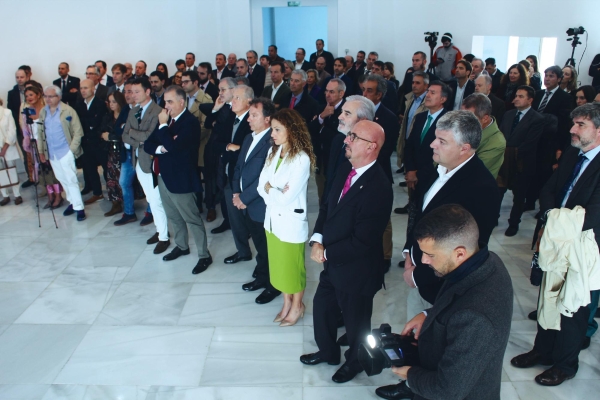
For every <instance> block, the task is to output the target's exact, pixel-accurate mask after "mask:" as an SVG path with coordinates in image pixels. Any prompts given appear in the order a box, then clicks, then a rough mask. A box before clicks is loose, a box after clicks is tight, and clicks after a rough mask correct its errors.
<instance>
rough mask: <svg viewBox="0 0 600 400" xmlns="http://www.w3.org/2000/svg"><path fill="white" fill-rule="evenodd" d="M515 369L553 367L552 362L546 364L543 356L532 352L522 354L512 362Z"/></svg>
mask: <svg viewBox="0 0 600 400" xmlns="http://www.w3.org/2000/svg"><path fill="white" fill-rule="evenodd" d="M510 363H511V364H512V366H513V367H517V368H531V367H534V366H536V365H538V364H542V365H552V363H551V362H550V363H549V362H544V361H543V360H542V356H541V355H540V354H539V353H538V352H537V351H535V350H531V351H530V352H529V353H524V354H520V355H518V356H516V357H514V358H513V359H512V360H510Z"/></svg>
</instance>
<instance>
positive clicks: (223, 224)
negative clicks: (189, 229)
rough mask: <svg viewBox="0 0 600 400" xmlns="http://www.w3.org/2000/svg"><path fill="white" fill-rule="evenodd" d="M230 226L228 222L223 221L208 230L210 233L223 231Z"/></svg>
mask: <svg viewBox="0 0 600 400" xmlns="http://www.w3.org/2000/svg"><path fill="white" fill-rule="evenodd" d="M230 229H231V227H230V226H229V223H226V222H223V223H222V224H221V225H219V226H217V227H216V228H215V229H212V230H211V231H210V233H215V234H216V233H223V232H225V231H228V230H230Z"/></svg>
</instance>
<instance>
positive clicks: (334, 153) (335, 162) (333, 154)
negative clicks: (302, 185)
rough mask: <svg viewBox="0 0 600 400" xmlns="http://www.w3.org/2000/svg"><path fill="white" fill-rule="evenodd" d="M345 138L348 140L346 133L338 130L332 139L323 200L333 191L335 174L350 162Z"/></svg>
mask: <svg viewBox="0 0 600 400" xmlns="http://www.w3.org/2000/svg"><path fill="white" fill-rule="evenodd" d="M344 140H346V135H344V134H343V133H341V132H338V133H337V134H336V135H335V136H334V137H333V139H331V148H330V150H329V159H328V160H327V166H326V168H325V171H326V174H325V188H324V189H323V195H322V197H321V201H325V199H327V196H328V195H329V192H330V191H331V186H332V185H333V182H334V180H335V175H336V174H337V171H338V170H339V169H340V166H341V165H343V164H349V163H350V162H349V161H348V159H347V158H346V144H345V143H344Z"/></svg>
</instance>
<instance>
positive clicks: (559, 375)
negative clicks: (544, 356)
mask: <svg viewBox="0 0 600 400" xmlns="http://www.w3.org/2000/svg"><path fill="white" fill-rule="evenodd" d="M573 377H575V374H573V375H569V374H567V373H565V372H564V371H563V370H561V369H559V368H557V367H552V368H550V369H547V370H545V371H544V372H542V373H541V374H539V375H538V376H536V377H535V381H536V382H537V383H539V384H540V385H542V386H558V385H560V384H561V383H563V382H564V381H566V380H569V379H571V378H573Z"/></svg>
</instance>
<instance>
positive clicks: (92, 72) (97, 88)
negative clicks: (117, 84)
mask: <svg viewBox="0 0 600 400" xmlns="http://www.w3.org/2000/svg"><path fill="white" fill-rule="evenodd" d="M85 79H89V80H91V81H92V82H93V84H94V85H93V87H94V94H95V96H96V97H97V98H98V99H101V100H102V101H106V98H107V97H108V88H107V87H106V86H104V85H103V84H101V83H100V69H99V68H98V67H97V66H95V65H88V66H87V68H86V69H85ZM82 98H83V93H79V94H78V95H77V101H81V100H82ZM76 106H77V105H76ZM75 108H76V107H75Z"/></svg>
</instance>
